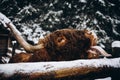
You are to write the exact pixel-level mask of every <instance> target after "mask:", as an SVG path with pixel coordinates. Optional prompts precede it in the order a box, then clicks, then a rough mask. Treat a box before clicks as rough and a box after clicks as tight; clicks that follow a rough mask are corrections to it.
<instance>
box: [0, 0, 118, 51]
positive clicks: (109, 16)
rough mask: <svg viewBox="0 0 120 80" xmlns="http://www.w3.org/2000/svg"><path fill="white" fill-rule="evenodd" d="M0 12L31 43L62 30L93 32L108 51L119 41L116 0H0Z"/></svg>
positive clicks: (99, 43)
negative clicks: (72, 29) (114, 42)
mask: <svg viewBox="0 0 120 80" xmlns="http://www.w3.org/2000/svg"><path fill="white" fill-rule="evenodd" d="M0 12H2V13H4V14H5V15H6V16H8V17H9V18H10V19H11V20H12V22H13V23H14V24H15V25H16V27H17V28H18V29H19V30H20V31H21V32H22V34H23V36H24V37H25V38H26V39H27V40H29V41H33V42H35V43H36V42H37V40H38V39H39V38H41V37H42V36H43V35H46V34H47V33H49V32H52V31H54V30H57V29H62V28H75V29H90V30H94V31H95V32H96V34H97V35H98V37H99V41H98V45H100V46H102V47H103V48H105V49H106V50H107V51H108V52H110V49H111V47H110V46H111V42H112V41H114V40H120V0H0Z"/></svg>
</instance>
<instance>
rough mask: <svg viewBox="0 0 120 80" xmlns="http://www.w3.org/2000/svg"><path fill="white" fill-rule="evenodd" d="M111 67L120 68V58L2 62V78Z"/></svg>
mask: <svg viewBox="0 0 120 80" xmlns="http://www.w3.org/2000/svg"><path fill="white" fill-rule="evenodd" d="M106 69H107V70H109V69H120V58H114V59H107V58H103V59H90V60H83V59H82V60H74V61H59V62H57V61H56V62H55V61H54V62H34V63H12V64H0V80H4V79H5V80H6V79H14V78H17V79H18V80H21V79H26V78H27V80H32V79H38V78H39V79H43V78H45V79H46V78H53V79H58V78H64V77H68V76H75V75H79V76H80V75H86V74H88V73H91V72H99V71H104V70H106Z"/></svg>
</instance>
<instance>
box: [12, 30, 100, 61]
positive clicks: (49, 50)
mask: <svg viewBox="0 0 120 80" xmlns="http://www.w3.org/2000/svg"><path fill="white" fill-rule="evenodd" d="M96 41H97V40H96V38H95V37H94V36H93V35H92V33H90V31H88V30H75V29H62V30H57V31H54V32H52V33H51V34H49V35H47V36H46V37H45V38H44V39H40V40H39V42H38V44H40V43H43V44H44V46H45V48H43V49H40V50H38V51H35V52H34V53H33V54H23V53H22V54H16V55H15V56H13V58H12V59H11V61H10V62H30V61H31V62H34V61H51V60H53V61H54V60H57V61H58V60H74V59H80V58H89V56H90V58H92V53H89V54H88V53H87V50H88V49H89V48H90V47H91V46H94V45H96ZM96 57H98V56H94V57H93V58H96ZM25 58H26V59H25Z"/></svg>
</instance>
